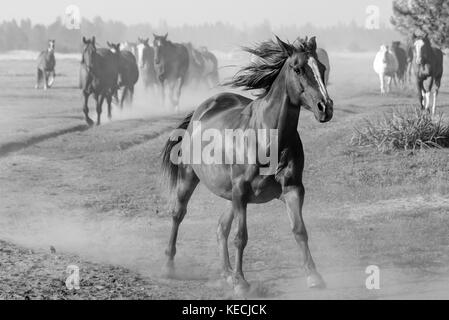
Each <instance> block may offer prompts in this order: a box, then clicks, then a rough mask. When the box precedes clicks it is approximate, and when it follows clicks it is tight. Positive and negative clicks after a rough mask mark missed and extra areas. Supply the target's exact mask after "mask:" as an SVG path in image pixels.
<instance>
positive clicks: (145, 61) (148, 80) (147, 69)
mask: <svg viewBox="0 0 449 320" xmlns="http://www.w3.org/2000/svg"><path fill="white" fill-rule="evenodd" d="M149 40H150V39H149V38H147V39H142V38H139V39H138V44H137V46H136V51H137V56H136V58H137V64H138V65H139V69H140V75H141V77H142V81H143V86H144V88H145V89H148V88H155V86H156V84H157V79H156V70H155V69H154V49H153V48H152V47H150V45H149V44H148V42H149Z"/></svg>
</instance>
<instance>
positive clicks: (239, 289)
mask: <svg viewBox="0 0 449 320" xmlns="http://www.w3.org/2000/svg"><path fill="white" fill-rule="evenodd" d="M249 288H250V285H249V283H248V282H246V281H245V280H244V281H239V283H237V284H236V285H234V293H235V294H236V295H237V296H240V297H242V296H245V295H246V294H247V293H248V292H249Z"/></svg>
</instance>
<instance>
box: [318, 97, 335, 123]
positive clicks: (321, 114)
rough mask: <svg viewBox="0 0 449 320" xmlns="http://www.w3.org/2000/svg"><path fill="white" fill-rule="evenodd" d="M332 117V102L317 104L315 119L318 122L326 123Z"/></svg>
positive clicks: (329, 100)
mask: <svg viewBox="0 0 449 320" xmlns="http://www.w3.org/2000/svg"><path fill="white" fill-rule="evenodd" d="M333 115H334V102H333V101H332V100H331V99H328V100H327V101H320V102H318V103H317V112H316V113H315V118H316V119H317V120H318V121H319V122H322V123H323V122H328V121H330V120H331V119H332V117H333Z"/></svg>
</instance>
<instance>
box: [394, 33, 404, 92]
mask: <svg viewBox="0 0 449 320" xmlns="http://www.w3.org/2000/svg"><path fill="white" fill-rule="evenodd" d="M391 50H392V51H393V53H394V54H395V55H396V59H397V60H398V70H397V71H396V78H395V81H397V82H398V83H399V84H401V85H402V86H404V85H405V81H406V72H407V52H406V51H405V49H403V48H402V47H401V42H400V41H393V42H392V43H391Z"/></svg>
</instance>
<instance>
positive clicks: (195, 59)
mask: <svg viewBox="0 0 449 320" xmlns="http://www.w3.org/2000/svg"><path fill="white" fill-rule="evenodd" d="M185 46H186V48H187V51H188V53H189V68H188V70H187V76H186V83H187V84H189V85H194V86H198V85H200V84H206V85H208V86H209V87H213V86H215V85H217V84H218V82H219V78H218V60H217V58H216V57H215V55H214V54H213V53H212V52H210V51H209V50H207V48H205V47H202V48H201V49H200V50H197V49H195V48H194V47H193V45H192V43H190V42H188V43H186V44H185Z"/></svg>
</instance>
